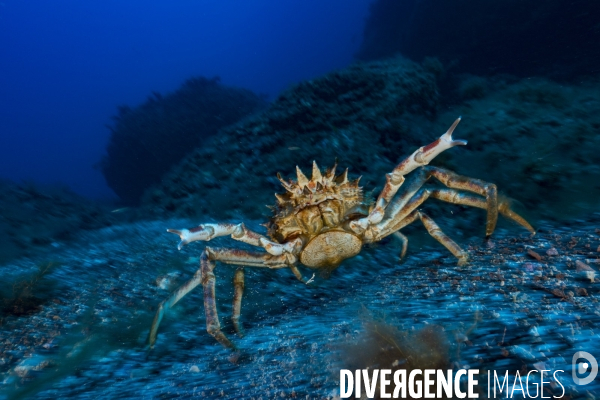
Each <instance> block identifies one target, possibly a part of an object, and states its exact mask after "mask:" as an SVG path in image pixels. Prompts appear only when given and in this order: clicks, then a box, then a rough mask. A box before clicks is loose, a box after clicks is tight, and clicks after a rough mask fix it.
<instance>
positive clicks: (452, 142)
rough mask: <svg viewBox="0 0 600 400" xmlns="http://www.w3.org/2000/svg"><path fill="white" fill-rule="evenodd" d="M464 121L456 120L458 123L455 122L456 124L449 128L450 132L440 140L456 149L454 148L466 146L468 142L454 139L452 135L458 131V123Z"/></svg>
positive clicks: (459, 118)
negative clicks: (455, 130)
mask: <svg viewBox="0 0 600 400" xmlns="http://www.w3.org/2000/svg"><path fill="white" fill-rule="evenodd" d="M461 119H462V117H458V118H456V121H454V123H453V124H452V126H451V127H450V128H448V130H447V131H446V133H444V134H443V135H442V136H441V137H440V139H441V140H443V141H445V142H446V143H448V147H454V146H466V144H467V141H466V140H463V139H456V140H454V139H452V133H453V132H454V129H456V126H457V125H458V123H459V122H460V120H461Z"/></svg>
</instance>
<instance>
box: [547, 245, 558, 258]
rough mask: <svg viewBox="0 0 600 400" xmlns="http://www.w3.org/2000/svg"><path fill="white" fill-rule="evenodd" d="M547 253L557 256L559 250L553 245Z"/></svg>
mask: <svg viewBox="0 0 600 400" xmlns="http://www.w3.org/2000/svg"><path fill="white" fill-rule="evenodd" d="M546 254H548V255H549V256H557V255H558V250H556V249H555V248H554V247H552V248H551V249H548V250H546Z"/></svg>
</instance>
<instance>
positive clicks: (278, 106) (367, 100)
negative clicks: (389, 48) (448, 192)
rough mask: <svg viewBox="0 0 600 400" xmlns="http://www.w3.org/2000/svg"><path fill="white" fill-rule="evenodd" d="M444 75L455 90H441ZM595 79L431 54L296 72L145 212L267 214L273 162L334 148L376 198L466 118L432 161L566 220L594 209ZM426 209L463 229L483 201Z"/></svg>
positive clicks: (277, 186) (152, 195) (179, 170)
mask: <svg viewBox="0 0 600 400" xmlns="http://www.w3.org/2000/svg"><path fill="white" fill-rule="evenodd" d="M448 81H456V83H457V84H456V85H454V86H455V89H456V90H454V91H453V90H450V89H448V90H446V91H445V92H443V93H442V95H440V94H439V87H443V86H444V85H446V86H447V87H448V86H449V85H447V84H446V83H447V82H448ZM598 88H600V81H598V79H595V80H594V79H589V80H586V81H584V82H582V83H580V84H577V85H575V84H572V85H571V84H559V83H556V82H553V81H551V80H548V79H541V78H538V79H518V78H514V77H506V76H496V77H477V76H470V75H465V76H461V75H454V74H448V73H444V71H443V67H442V66H441V64H439V62H437V63H436V61H435V60H432V59H428V60H426V61H424V62H423V63H422V64H416V63H414V62H412V61H409V60H406V59H403V58H396V59H387V60H382V61H374V62H369V63H358V64H355V65H352V66H350V67H348V68H346V69H343V70H340V71H335V72H332V73H330V74H327V75H325V76H323V77H321V78H318V79H314V80H312V81H306V82H302V83H300V84H298V85H297V86H295V87H293V88H291V89H290V90H289V91H287V92H285V93H283V94H282V95H281V96H280V97H279V98H278V99H277V100H276V101H275V102H274V103H273V104H271V106H270V107H269V108H268V109H267V110H266V111H265V112H264V113H262V114H260V115H257V116H255V117H253V118H250V119H248V120H246V121H244V122H243V123H240V124H238V125H236V126H234V127H228V128H224V129H222V130H221V131H220V132H219V134H218V135H215V136H213V137H212V138H211V139H210V140H207V141H206V142H205V143H204V145H203V146H202V147H199V148H196V149H195V150H193V151H192V152H191V153H189V154H188V156H186V157H185V158H183V159H182V160H181V161H180V162H179V163H178V164H177V165H175V166H174V167H173V169H172V170H171V171H169V172H168V173H167V174H165V176H164V177H163V179H162V180H161V182H160V184H158V185H155V186H153V187H152V188H150V189H149V190H148V191H146V193H145V194H144V197H143V211H144V213H150V214H153V215H161V216H162V217H164V216H169V215H178V216H186V217H193V218H198V219H199V220H200V221H202V222H209V219H210V218H214V219H216V220H235V221H237V220H240V219H241V220H244V219H246V218H256V219H261V220H264V221H266V220H267V218H268V217H270V216H271V214H272V212H271V211H270V210H269V209H267V208H266V207H265V205H273V204H275V197H274V193H282V192H283V191H284V188H283V187H282V186H281V183H280V182H279V180H278V179H277V177H276V174H277V172H281V174H282V175H283V176H284V178H287V177H290V176H295V167H296V165H298V166H300V168H303V169H306V168H310V167H309V166H310V165H311V164H312V161H313V160H315V161H316V162H317V163H318V164H319V165H320V166H321V167H325V166H327V165H331V164H333V162H334V161H335V159H336V158H337V160H338V167H339V168H340V170H343V169H345V168H346V167H348V168H349V174H350V179H355V178H357V177H358V176H362V179H361V181H360V183H361V186H362V187H363V188H364V190H365V197H366V198H367V199H373V198H375V197H377V195H378V193H379V191H380V190H381V189H382V186H383V184H384V183H385V174H386V173H388V172H390V171H391V170H392V169H393V168H394V167H395V166H396V165H397V164H398V163H399V162H400V161H402V160H403V159H404V158H405V157H407V156H408V155H409V154H410V153H412V152H413V151H414V150H416V149H417V148H419V147H420V146H423V145H426V144H428V143H431V142H432V141H433V140H435V139H436V138H438V137H439V135H440V134H441V133H443V132H445V131H446V129H448V126H449V125H450V124H451V123H452V121H454V120H455V119H456V118H457V117H458V116H462V117H463V122H462V123H461V124H460V125H459V127H458V128H457V130H456V132H455V137H456V138H458V139H466V140H468V141H469V143H468V145H467V146H465V147H462V148H457V149H453V150H451V151H448V152H445V153H443V154H441V155H440V156H438V157H436V159H435V160H434V161H433V162H432V165H435V166H440V167H446V168H449V169H451V170H453V171H455V172H457V173H459V174H461V175H465V176H469V177H472V178H478V179H483V180H485V181H488V182H492V183H495V184H497V185H498V189H499V190H500V192H501V193H504V194H505V195H506V196H508V197H511V198H514V199H515V200H516V202H515V206H517V211H518V212H524V216H526V217H527V219H528V220H531V221H532V222H533V224H534V226H535V225H536V224H535V221H536V219H537V218H543V219H572V218H574V217H577V216H578V215H582V214H585V213H586V212H587V211H588V210H589V209H590V207H597V204H598V198H599V197H598V196H599V195H600V186H599V185H598V184H597V183H596V182H599V181H600V179H599V178H598V176H599V175H600V172H599V171H600V170H599V168H598V165H600V158H599V156H598V154H597V153H598V152H597V151H595V149H597V148H598V141H599V140H600V136H599V135H597V132H598V127H600V113H598V110H599V109H600V101H599V100H598V98H597V95H596V93H598V90H600V89H598ZM519 203H522V205H523V206H524V208H525V210H526V211H525V210H523V209H518V208H519ZM425 208H426V210H427V213H428V214H430V215H431V216H432V217H433V218H437V217H438V216H439V215H448V213H450V215H453V217H454V220H455V221H456V223H460V225H461V226H460V228H461V230H464V231H465V232H471V231H472V230H474V229H475V230H476V232H477V234H481V232H482V229H483V228H482V227H483V221H482V218H483V214H482V213H481V212H479V210H472V211H469V212H466V213H465V210H464V209H463V208H461V207H458V206H452V205H450V204H447V203H443V204H442V203H440V202H436V201H428V202H427V203H426V205H425ZM592 209H593V208H592ZM458 213H460V216H457V215H458ZM465 214H466V215H465ZM478 218H481V219H478Z"/></svg>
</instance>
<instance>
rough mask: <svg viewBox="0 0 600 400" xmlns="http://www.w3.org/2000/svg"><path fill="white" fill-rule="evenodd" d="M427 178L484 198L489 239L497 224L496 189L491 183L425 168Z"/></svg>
mask: <svg viewBox="0 0 600 400" xmlns="http://www.w3.org/2000/svg"><path fill="white" fill-rule="evenodd" d="M424 169H425V171H426V172H427V178H429V177H430V176H433V177H434V178H436V179H437V180H438V181H440V182H442V183H443V184H444V185H446V186H447V187H449V188H452V189H462V190H467V191H469V192H473V193H477V194H478V195H480V196H483V197H485V201H486V205H487V207H486V208H487V222H486V226H485V236H486V237H490V236H491V235H492V233H494V229H496V223H497V222H498V189H497V188H496V185H494V184H493V183H488V182H484V181H482V180H479V179H473V178H467V177H465V176H461V175H458V174H456V173H454V172H452V171H449V170H447V169H443V168H437V167H425V168H424Z"/></svg>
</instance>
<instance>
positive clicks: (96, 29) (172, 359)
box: [0, 0, 600, 399]
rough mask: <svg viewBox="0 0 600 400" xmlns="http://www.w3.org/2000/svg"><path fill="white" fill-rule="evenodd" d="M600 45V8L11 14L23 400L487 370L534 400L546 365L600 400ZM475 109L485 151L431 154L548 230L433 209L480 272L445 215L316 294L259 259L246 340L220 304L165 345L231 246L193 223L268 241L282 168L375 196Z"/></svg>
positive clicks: (4, 205) (7, 91) (7, 75)
mask: <svg viewBox="0 0 600 400" xmlns="http://www.w3.org/2000/svg"><path fill="white" fill-rule="evenodd" d="M599 43H600V3H598V2H595V1H589V0H588V1H582V0H570V1H567V0H547V1H544V2H538V1H533V0H506V1H502V2H497V1H488V0H485V1H475V0H445V1H435V0H351V1H348V0H346V1H342V0H328V1H315V0H304V1H296V0H289V1H279V2H277V1H273V0H253V1H248V2H239V1H230V0H226V1H224V0H221V1H208V0H205V1H180V2H160V1H147V2H140V1H126V2H123V1H120V2H117V1H104V2H102V3H96V2H78V1H67V0H59V1H52V2H48V1H41V0H35V1H34V0H32V1H27V2H25V1H14V0H3V1H2V2H1V3H0V179H1V181H0V282H1V285H0V399H5V398H6V399H13V398H14V399H17V398H36V399H37V398H39V399H54V398H107V399H112V398H148V399H153V398H156V399H163V398H190V397H201V398H207V399H210V398H225V399H229V398H231V399H246V398H247V399H259V398H262V399H274V398H278V399H281V398H307V399H326V398H330V399H333V398H339V370H340V369H341V368H345V369H367V368H380V369H381V368H389V369H397V368H404V369H416V368H419V369H426V368H436V369H437V368H439V369H448V368H451V369H455V370H458V369H461V368H477V369H479V370H480V371H481V373H482V375H481V376H482V381H481V382H480V384H481V393H480V398H487V386H486V385H487V383H486V382H487V374H488V372H490V371H494V370H498V371H502V372H504V371H505V370H508V371H510V372H509V373H510V380H509V381H510V385H511V386H510V391H511V393H514V397H516V398H519V397H523V396H522V394H523V393H524V391H522V390H520V389H521V388H518V387H516V386H514V383H517V385H518V382H519V381H518V380H517V381H515V379H514V378H515V376H517V373H519V374H520V376H526V375H527V374H528V373H529V372H530V371H533V370H537V371H539V370H542V369H543V370H549V371H550V372H549V373H547V375H546V376H544V377H542V376H541V375H540V374H539V373H532V374H531V376H532V378H531V379H530V382H529V389H530V391H532V394H533V392H534V391H535V390H536V389H535V388H536V386H535V385H536V384H539V382H540V381H541V380H542V379H545V380H546V382H548V380H549V381H550V382H551V383H549V384H546V385H545V386H544V388H545V392H544V395H545V396H552V395H554V396H560V395H561V393H562V391H563V390H564V397H563V398H570V399H595V398H598V397H599V396H600V377H596V379H595V380H594V381H593V382H592V383H590V384H588V385H577V384H576V383H575V382H574V381H573V379H572V375H571V373H572V360H571V358H572V357H573V355H574V354H575V352H577V351H587V352H589V353H591V354H592V355H595V356H596V357H597V358H598V357H600V344H599V343H600V341H599V339H600V335H599V332H600V304H599V302H598V300H599V299H600V286H599V285H600V281H599V277H597V276H596V275H597V271H598V270H599V269H600V224H599V222H600V209H599V205H600V45H599ZM459 116H461V117H462V122H461V123H460V124H459V125H458V127H457V128H456V131H455V133H454V137H455V138H460V139H465V140H468V145H467V146H460V147H457V148H453V149H450V150H448V151H446V152H444V153H443V154H441V155H440V156H438V157H437V158H435V160H434V161H433V162H432V163H431V164H432V165H435V166H440V167H445V168H448V169H451V170H452V171H455V172H457V173H459V174H462V175H465V176H469V177H473V178H477V179H482V180H484V181H487V182H493V183H495V184H496V185H497V186H498V188H499V191H500V193H501V196H502V198H508V199H510V200H509V201H510V204H511V207H512V208H513V209H515V210H517V211H518V212H519V213H520V214H522V215H523V216H524V217H525V218H526V219H527V220H528V221H529V222H531V224H532V225H533V226H534V227H535V229H536V231H537V233H536V235H535V236H531V235H530V234H529V232H527V231H526V230H524V229H523V228H522V227H520V226H518V225H516V224H514V223H512V222H510V221H508V220H506V219H502V218H501V219H500V221H499V225H498V228H497V229H496V232H494V234H493V235H492V237H491V239H489V240H484V236H485V223H486V222H485V212H483V211H482V210H479V209H476V208H471V207H466V206H461V205H453V204H448V203H442V202H439V201H436V200H428V201H427V202H426V203H424V204H423V206H422V209H423V210H425V211H426V212H427V214H428V215H430V216H431V217H432V218H434V219H435V221H436V222H437V223H438V224H439V225H440V227H441V228H442V229H443V230H444V232H445V233H446V234H448V235H449V236H450V237H451V238H452V239H454V240H455V241H456V242H457V243H458V244H459V245H460V246H461V247H462V248H463V249H465V250H467V251H468V253H469V257H470V261H469V263H468V264H467V265H464V266H457V265H456V264H457V263H456V258H454V256H453V255H452V254H451V253H450V252H448V251H447V250H446V249H445V248H444V247H443V246H441V245H440V244H439V243H438V242H436V241H435V240H434V239H433V238H431V237H430V236H429V235H428V234H427V231H426V230H425V229H424V228H423V226H422V225H421V224H420V222H417V223H415V224H413V225H411V226H408V227H406V228H405V229H403V230H402V232H403V233H404V234H405V235H406V236H408V238H409V245H408V252H407V255H406V257H404V258H402V259H401V260H400V252H401V247H402V246H401V242H400V241H399V240H397V239H396V238H393V237H390V238H387V239H384V240H382V241H381V242H378V243H377V244H376V245H369V246H365V247H364V248H363V249H362V252H361V253H360V254H359V255H358V256H356V257H354V258H351V259H348V260H346V261H345V262H344V263H343V264H342V265H341V266H340V267H339V268H338V269H336V270H335V271H333V272H332V273H331V276H324V275H319V274H316V276H313V278H314V282H312V285H310V286H308V285H304V284H302V283H301V282H299V281H298V280H297V279H296V278H295V277H294V275H293V274H292V273H291V272H290V271H289V270H288V269H282V270H268V269H266V270H263V269H253V268H246V292H245V293H244V300H243V302H242V313H241V320H242V321H243V325H244V328H245V335H244V336H243V337H240V336H238V335H235V334H234V330H233V324H232V322H231V314H232V304H231V299H232V297H233V295H234V289H233V285H232V283H231V282H232V279H233V275H234V271H235V270H234V268H232V267H230V266H227V265H224V264H218V265H217V268H216V269H215V275H216V279H217V289H216V292H217V295H216V303H217V308H218V310H219V313H220V320H221V325H222V329H223V332H225V334H227V335H228V337H229V338H230V339H231V340H232V341H233V342H234V343H235V345H236V346H237V347H238V350H237V351H232V350H229V349H225V348H223V347H222V346H221V345H220V344H219V343H218V342H217V341H216V340H215V339H214V338H213V337H212V336H210V335H209V334H208V333H207V331H206V325H205V315H204V306H203V301H204V300H203V293H202V288H196V290H194V291H192V292H191V293H190V294H188V295H187V296H186V297H185V298H184V299H182V300H181V301H180V302H179V303H178V304H177V305H176V306H175V307H174V308H173V309H172V310H170V312H169V313H168V314H167V315H166V317H165V318H164V319H163V321H162V323H161V325H160V329H159V331H158V340H157V342H156V344H155V346H154V348H152V349H150V348H148V346H147V339H148V334H149V330H150V326H151V324H152V321H153V317H154V314H155V312H156V310H157V307H158V305H159V303H160V302H161V301H163V300H164V299H166V298H167V297H168V296H169V294H170V293H171V292H173V290H175V289H176V288H177V287H178V286H179V285H181V284H183V283H185V282H186V281H187V280H188V279H190V278H191V277H192V276H193V275H194V274H195V273H196V271H197V270H198V266H199V262H200V254H201V253H202V250H203V248H204V244H203V243H192V244H190V245H188V246H185V247H183V248H182V249H181V250H180V251H179V250H178V249H177V244H178V242H179V240H178V239H177V238H176V237H175V236H173V235H172V234H169V233H167V232H166V229H167V228H176V229H181V228H191V227H194V226H197V225H198V224H200V223H215V222H231V223H240V222H244V224H245V225H246V226H247V227H248V228H249V229H252V230H253V231H256V232H260V233H263V234H265V233H266V229H265V228H264V226H261V224H263V223H265V222H267V221H268V219H269V218H270V217H271V215H272V211H271V210H270V209H269V208H267V207H265V206H272V205H274V204H275V202H276V198H275V196H274V193H282V192H284V191H285V189H284V188H283V187H282V186H281V182H280V181H279V179H278V178H277V173H278V172H279V173H281V174H282V176H283V177H284V178H286V179H287V178H291V179H296V172H295V171H296V170H295V168H296V165H298V166H299V167H301V168H302V169H304V170H305V171H308V170H310V168H311V165H312V162H313V160H315V161H316V162H317V163H318V164H319V165H320V166H321V168H325V167H329V166H331V165H333V164H334V163H335V162H336V161H337V163H338V165H339V168H340V169H341V170H342V171H343V170H344V169H345V168H348V169H349V176H350V178H351V179H356V178H358V177H359V176H361V177H362V178H361V181H360V184H361V186H362V187H363V188H364V194H365V197H366V198H367V200H374V199H376V198H377V196H378V194H379V192H380V191H381V190H382V188H383V187H384V184H385V182H386V178H385V174H386V173H389V172H391V171H392V169H393V168H394V167H395V166H396V165H397V164H398V163H399V162H400V161H402V160H403V159H404V158H406V157H407V156H408V155H410V154H411V153H412V152H413V151H414V150H416V149H417V148H419V147H420V146H424V145H427V144H429V143H431V142H433V141H434V140H435V139H437V138H438V137H439V136H440V135H441V134H442V133H444V132H445V131H446V130H447V129H448V127H449V126H450V125H451V124H452V122H453V121H454V120H455V119H456V118H457V117H459ZM429 185H431V186H429ZM427 187H431V188H436V187H440V185H439V183H435V182H430V183H428V185H427ZM212 245H214V246H219V247H221V246H223V247H225V246H231V247H234V248H240V249H248V248H249V246H248V245H245V244H243V243H240V242H238V241H232V240H231V239H230V238H228V237H223V238H220V239H216V240H215V241H214V242H213V243H211V246H212ZM300 270H301V271H302V273H303V274H304V276H305V277H307V278H310V277H311V275H312V272H313V271H312V270H310V269H308V268H304V267H302V266H300ZM557 370H562V371H564V372H562V373H560V374H559V376H560V377H561V379H560V383H561V384H562V386H561V385H559V384H558V383H557V382H556V381H553V379H552V374H553V373H554V372H555V371H557ZM523 382H525V381H524V380H523ZM513 389H515V390H513ZM504 397H505V396H504Z"/></svg>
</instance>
